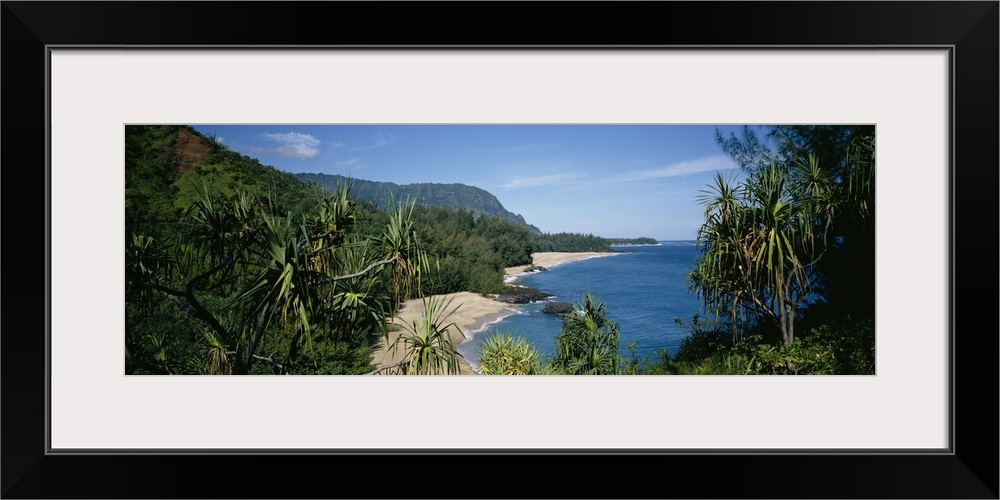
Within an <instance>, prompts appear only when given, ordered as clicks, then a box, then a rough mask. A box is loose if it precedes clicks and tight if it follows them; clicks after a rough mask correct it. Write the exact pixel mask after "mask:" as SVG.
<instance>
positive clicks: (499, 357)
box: [479, 332, 551, 375]
mask: <svg viewBox="0 0 1000 500" xmlns="http://www.w3.org/2000/svg"><path fill="white" fill-rule="evenodd" d="M547 366H548V365H546V364H545V363H544V361H543V360H542V358H541V354H539V352H538V350H536V349H535V348H534V347H532V346H531V344H529V343H527V341H525V340H524V339H523V338H520V337H514V336H511V335H508V334H506V333H503V332H498V333H494V334H492V335H490V336H489V337H487V338H486V339H485V340H483V342H482V343H481V344H480V345H479V373H481V374H483V375H541V374H545V373H548V372H550V371H551V370H548V369H547Z"/></svg>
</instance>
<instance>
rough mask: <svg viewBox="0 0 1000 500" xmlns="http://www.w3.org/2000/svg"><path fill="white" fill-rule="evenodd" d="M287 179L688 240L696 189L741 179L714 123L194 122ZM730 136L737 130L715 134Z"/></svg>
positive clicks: (600, 231)
mask: <svg viewBox="0 0 1000 500" xmlns="http://www.w3.org/2000/svg"><path fill="white" fill-rule="evenodd" d="M194 128H195V129H197V130H198V131H199V132H201V133H203V134H205V135H208V136H212V137H216V138H217V140H219V141H220V142H222V143H223V144H225V145H226V146H227V147H229V149H231V150H233V151H237V152H239V153H242V154H245V155H247V156H251V157H254V158H257V159H258V160H259V161H260V162H261V163H263V164H265V165H271V166H273V167H275V168H277V169H279V170H283V171H286V172H291V173H299V172H317V173H326V174H340V175H345V176H349V177H353V178H356V179H366V180H373V181H389V182H395V183H397V184H411V183H416V182H438V183H462V184H469V185H472V186H476V187H479V188H482V189H485V190H487V191H489V192H490V193H493V194H494V195H495V196H496V197H497V198H498V199H499V200H500V202H501V203H503V205H504V207H506V208H507V210H510V211H511V212H514V213H519V214H521V215H523V216H524V218H525V220H527V222H528V223H529V224H533V225H535V226H537V227H538V228H539V229H541V230H542V231H545V232H549V233H558V232H573V233H585V234H587V233H590V234H595V235H598V236H604V237H611V238H617V237H640V236H648V237H653V238H656V239H660V240H690V239H694V238H695V237H696V233H697V230H698V227H699V226H700V225H701V222H702V220H703V218H702V206H701V205H699V203H698V201H697V196H698V195H699V192H698V191H699V190H701V189H704V188H705V187H706V185H707V184H709V183H710V182H711V181H712V178H713V177H714V175H715V173H716V172H717V171H719V172H722V173H723V174H724V175H727V176H729V175H737V176H738V175H739V170H738V169H737V168H736V166H735V165H734V164H733V162H732V161H731V160H730V159H729V158H728V157H726V156H725V155H724V154H723V153H722V150H721V149H720V148H719V146H718V145H717V144H716V142H715V136H714V134H715V129H716V128H717V127H716V126H714V125H302V126H299V125H194ZM718 128H719V130H720V131H722V132H723V134H725V135H728V134H729V133H730V132H736V133H737V136H739V131H740V128H741V127H740V126H719V127H718Z"/></svg>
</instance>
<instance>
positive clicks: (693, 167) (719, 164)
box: [613, 154, 738, 181]
mask: <svg viewBox="0 0 1000 500" xmlns="http://www.w3.org/2000/svg"><path fill="white" fill-rule="evenodd" d="M737 167H738V166H737V165H736V164H735V163H733V160H731V159H730V158H729V157H728V156H726V155H722V154H719V155H713V156H706V157H704V158H697V159H694V160H686V161H682V162H678V163H674V164H672V165H667V166H665V167H660V168H653V169H647V170H633V171H630V172H625V173H623V174H620V175H616V176H615V177H613V179H614V180H616V181H643V180H648V179H660V178H663V177H677V176H680V175H688V174H697V173H700V172H715V171H717V170H728V169H731V168H737Z"/></svg>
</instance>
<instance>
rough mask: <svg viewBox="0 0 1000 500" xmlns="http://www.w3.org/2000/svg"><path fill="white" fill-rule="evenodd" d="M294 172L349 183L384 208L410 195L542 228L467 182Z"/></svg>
mask: <svg viewBox="0 0 1000 500" xmlns="http://www.w3.org/2000/svg"><path fill="white" fill-rule="evenodd" d="M294 175H295V177H297V178H298V179H300V180H302V181H304V182H308V183H312V184H315V185H316V186H318V187H321V188H324V189H327V190H330V191H335V190H336V189H337V187H338V186H340V185H342V184H349V185H351V195H352V196H354V197H356V198H357V199H360V200H365V201H369V202H372V203H375V204H376V205H378V206H379V207H381V208H385V207H386V206H387V200H390V199H395V200H397V201H399V200H406V199H411V200H414V201H416V203H417V204H420V205H426V206H430V207H444V208H451V209H466V210H469V211H471V212H473V213H476V214H487V215H494V216H496V217H499V218H500V219H502V220H506V221H509V222H513V223H515V224H519V225H521V226H524V227H526V228H528V230H530V231H531V232H532V233H535V234H539V233H541V230H539V229H538V228H537V227H535V226H533V225H531V224H528V223H527V221H525V220H524V217H522V216H521V215H520V214H515V213H513V212H510V211H509V210H507V209H506V208H504V206H503V204H502V203H500V200H498V199H497V197H496V196H494V195H493V194H492V193H490V192H489V191H486V190H484V189H481V188H477V187H475V186H469V185H467V184H439V183H417V184H396V183H393V182H378V181H369V180H363V179H354V178H349V177H345V176H342V175H336V174H312V173H298V174H294Z"/></svg>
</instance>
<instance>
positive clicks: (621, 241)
mask: <svg viewBox="0 0 1000 500" xmlns="http://www.w3.org/2000/svg"><path fill="white" fill-rule="evenodd" d="M605 239H606V240H608V243H609V244H611V245H623V246H624V245H659V244H660V242H659V241H656V239H655V238H647V237H642V238H605Z"/></svg>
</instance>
